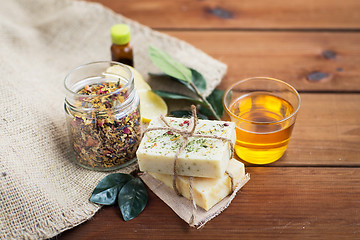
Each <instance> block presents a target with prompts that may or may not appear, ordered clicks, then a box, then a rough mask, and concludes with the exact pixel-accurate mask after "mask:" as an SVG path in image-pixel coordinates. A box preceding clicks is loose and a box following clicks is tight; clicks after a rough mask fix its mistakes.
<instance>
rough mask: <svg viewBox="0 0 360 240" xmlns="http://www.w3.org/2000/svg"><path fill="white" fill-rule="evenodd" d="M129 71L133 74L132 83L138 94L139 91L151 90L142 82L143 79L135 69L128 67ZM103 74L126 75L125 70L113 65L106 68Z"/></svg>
mask: <svg viewBox="0 0 360 240" xmlns="http://www.w3.org/2000/svg"><path fill="white" fill-rule="evenodd" d="M128 67H129V68H130V69H131V71H132V72H133V75H134V82H135V87H136V91H137V92H138V93H139V92H141V91H148V90H151V87H150V86H149V84H148V83H147V82H146V81H145V80H144V78H143V77H142V75H141V74H140V73H139V71H138V70H136V69H135V68H133V67H131V66H128ZM105 73H112V74H117V75H123V74H126V72H125V70H124V69H123V68H122V67H121V66H118V65H114V66H111V67H108V68H107V69H106V71H105Z"/></svg>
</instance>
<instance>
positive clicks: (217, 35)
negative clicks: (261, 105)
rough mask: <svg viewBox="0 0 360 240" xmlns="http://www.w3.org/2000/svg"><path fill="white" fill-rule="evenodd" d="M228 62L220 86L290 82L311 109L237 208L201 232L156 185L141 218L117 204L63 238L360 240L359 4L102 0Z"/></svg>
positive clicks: (304, 109) (330, 0)
mask: <svg viewBox="0 0 360 240" xmlns="http://www.w3.org/2000/svg"><path fill="white" fill-rule="evenodd" d="M93 1H96V2H100V3H102V4H103V5H105V6H107V7H110V8H112V9H113V10H114V11H115V12H118V13H120V14H123V15H124V16H126V17H129V18H131V19H133V20H136V21H139V22H140V23H143V24H145V25H148V26H150V27H152V28H154V29H156V30H159V31H161V32H164V33H166V34H169V35H172V36H175V37H177V38H180V39H183V40H185V41H187V42H189V43H191V44H193V45H194V46H196V47H198V48H200V49H202V50H203V51H204V52H206V53H208V54H209V55H211V56H213V57H214V58H216V59H218V60H220V61H222V62H224V63H226V64H227V65H228V73H227V76H226V77H225V78H224V79H223V81H222V83H221V84H220V86H219V88H220V89H225V88H227V87H228V86H230V85H231V84H232V83H233V82H235V81H238V80H240V79H244V78H247V77H252V76H271V77H275V78H278V79H283V80H285V81H287V82H288V83H290V84H292V85H293V86H294V87H295V88H296V89H298V90H299V92H300V95H301V98H302V106H301V110H300V113H299V115H298V118H297V122H296V126H295V129H294V132H293V135H292V139H291V141H290V145H289V148H288V150H287V152H286V153H285V156H284V157H282V158H281V159H280V160H279V161H277V162H275V163H273V164H270V165H266V166H251V165H248V167H247V172H249V173H250V174H251V180H250V182H249V183H248V184H247V185H246V186H245V187H244V188H243V190H242V191H241V193H240V194H238V196H237V197H236V198H235V200H234V201H233V202H232V204H231V205H230V207H229V208H228V209H227V210H226V211H225V212H223V213H222V214H221V215H220V216H218V217H216V218H215V219H213V220H212V221H210V222H209V223H208V224H207V225H206V226H205V227H204V228H203V229H201V230H195V229H192V228H190V227H188V225H187V224H186V223H185V222H184V221H183V220H181V219H180V218H178V217H177V215H176V214H175V213H174V212H173V211H172V210H171V209H170V208H169V207H168V206H167V205H166V204H165V203H163V202H162V201H161V200H160V199H159V198H158V197H157V196H155V195H154V194H153V193H152V192H151V191H149V195H150V196H149V202H148V205H147V207H146V209H145V211H144V212H143V213H141V215H140V216H138V217H137V218H135V219H133V220H131V221H129V222H124V221H123V220H122V218H121V215H120V212H119V210H118V208H117V207H104V208H103V209H102V210H100V211H99V212H98V213H97V214H96V215H95V217H94V218H93V219H92V220H90V221H88V222H86V223H84V224H82V225H80V226H78V227H76V228H74V229H72V230H69V231H66V232H64V233H63V234H61V235H59V236H58V237H57V238H58V239H360V1H359V0H343V1H337V0H316V1H315V0H292V1H281V0H272V1H269V0H257V1H255V0H243V1H236V0H214V1H210V0H198V1H195V0H176V1H175V0H173V1H169V0H136V1H134V0H132V1H131V0H127V1H126V0H117V1H113V0H93Z"/></svg>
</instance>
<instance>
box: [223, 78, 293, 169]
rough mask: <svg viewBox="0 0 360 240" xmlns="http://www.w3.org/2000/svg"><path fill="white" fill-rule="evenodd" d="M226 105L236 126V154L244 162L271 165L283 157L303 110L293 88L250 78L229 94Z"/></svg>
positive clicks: (238, 84) (239, 83) (232, 87)
mask: <svg viewBox="0 0 360 240" xmlns="http://www.w3.org/2000/svg"><path fill="white" fill-rule="evenodd" d="M223 104H224V108H225V111H226V112H227V114H228V115H229V116H230V119H231V121H232V122H234V123H235V126H236V144H235V152H236V154H237V155H238V156H239V157H240V158H241V159H242V160H244V161H246V162H249V163H254V164H268V163H272V162H274V161H276V160H278V159H279V158H280V157H281V156H282V155H283V154H284V152H285V150H286V148H287V146H288V144H289V140H290V136H291V132H292V130H293V128H294V124H295V120H296V115H297V112H298V110H299V108H300V95H299V93H298V92H297V91H296V90H295V88H294V87H292V86H290V85H289V84H287V83H285V82H283V81H281V80H278V79H274V78H268V77H254V78H248V79H245V80H242V81H240V82H237V83H235V84H234V85H232V86H231V87H230V88H229V89H228V90H226V92H225V94H224V98H223Z"/></svg>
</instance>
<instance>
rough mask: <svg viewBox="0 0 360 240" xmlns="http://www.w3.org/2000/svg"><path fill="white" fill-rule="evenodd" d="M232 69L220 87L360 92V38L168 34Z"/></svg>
mask: <svg viewBox="0 0 360 240" xmlns="http://www.w3.org/2000/svg"><path fill="white" fill-rule="evenodd" d="M165 33H167V34H170V35H172V36H174V37H177V38H180V39H183V40H185V41H187V42H189V43H190V44H192V45H194V46H196V47H198V48H200V49H202V50H203V51H204V52H206V53H208V54H209V55H210V56H213V57H214V58H216V59H218V60H220V61H222V62H224V63H226V64H227V65H228V74H227V77H225V78H224V79H223V81H222V83H221V85H220V86H219V87H220V88H226V87H228V86H230V85H231V84H232V83H234V82H236V81H238V80H241V79H244V78H248V77H254V76H270V77H275V78H278V79H282V80H284V81H286V82H288V83H290V84H292V85H293V86H294V87H295V88H296V89H298V90H300V91H335V92H343V91H360V77H359V76H360V44H359V43H360V33H326V32H317V33H315V32H313V33H309V32H256V31H254V32H236V31H235V32H234V31H202V32H199V31H196V32H191V31H185V32H183V31H181V32H178V31H166V32H165Z"/></svg>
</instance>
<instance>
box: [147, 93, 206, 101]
mask: <svg viewBox="0 0 360 240" xmlns="http://www.w3.org/2000/svg"><path fill="white" fill-rule="evenodd" d="M154 93H156V94H157V95H159V96H160V97H163V98H170V99H179V100H180V99H181V100H188V101H192V102H194V103H201V102H202V101H201V100H198V99H194V98H192V97H189V96H185V95H182V94H178V93H172V92H167V91H160V90H154Z"/></svg>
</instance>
